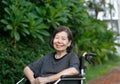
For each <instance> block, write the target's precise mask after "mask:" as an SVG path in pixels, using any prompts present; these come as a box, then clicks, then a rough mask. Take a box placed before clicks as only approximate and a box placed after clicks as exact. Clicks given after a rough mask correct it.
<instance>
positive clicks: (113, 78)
mask: <svg viewBox="0 0 120 84" xmlns="http://www.w3.org/2000/svg"><path fill="white" fill-rule="evenodd" d="M86 84H120V67H116V68H114V69H113V70H111V71H110V72H108V73H107V74H105V75H103V76H101V77H98V78H96V79H93V80H91V81H89V82H88V83H86Z"/></svg>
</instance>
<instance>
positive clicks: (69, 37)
mask: <svg viewBox="0 0 120 84" xmlns="http://www.w3.org/2000/svg"><path fill="white" fill-rule="evenodd" d="M62 31H64V32H66V33H67V35H68V40H69V41H71V45H70V46H69V47H67V52H68V53H69V52H71V50H72V48H73V35H72V32H71V30H70V29H69V28H68V27H66V26H60V27H58V28H57V29H56V30H55V31H54V32H53V34H52V36H51V39H50V46H51V47H52V48H54V47H53V40H54V37H55V35H56V34H57V33H59V32H62Z"/></svg>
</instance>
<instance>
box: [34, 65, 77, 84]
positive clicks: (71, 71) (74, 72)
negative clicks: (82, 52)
mask: <svg viewBox="0 0 120 84" xmlns="http://www.w3.org/2000/svg"><path fill="white" fill-rule="evenodd" d="M78 74H79V71H78V70H77V69H76V68H74V67H71V68H68V69H65V70H63V71H61V72H59V73H57V74H54V75H51V76H48V77H38V78H36V80H35V81H36V84H37V83H41V84H46V83H49V82H53V81H56V80H58V79H59V78H60V77H61V76H62V75H78Z"/></svg>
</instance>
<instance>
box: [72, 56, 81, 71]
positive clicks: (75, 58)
mask: <svg viewBox="0 0 120 84" xmlns="http://www.w3.org/2000/svg"><path fill="white" fill-rule="evenodd" d="M79 66H80V61H79V57H78V56H77V55H76V54H72V57H71V59H70V67H74V68H76V69H77V70H78V71H80V69H79Z"/></svg>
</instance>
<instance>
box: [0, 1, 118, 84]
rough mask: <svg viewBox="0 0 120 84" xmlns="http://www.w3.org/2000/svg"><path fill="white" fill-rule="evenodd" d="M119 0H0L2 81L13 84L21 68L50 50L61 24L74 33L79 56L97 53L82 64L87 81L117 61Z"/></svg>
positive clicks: (109, 68) (20, 74)
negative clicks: (52, 38)
mask: <svg viewBox="0 0 120 84" xmlns="http://www.w3.org/2000/svg"><path fill="white" fill-rule="evenodd" d="M119 8H120V2H119V0H0V84H15V83H16V82H17V81H19V80H20V79H21V78H22V76H23V68H24V67H25V66H26V65H28V64H29V63H31V62H33V61H35V60H37V59H38V58H40V57H42V56H44V55H45V54H47V53H49V52H53V51H54V50H53V49H52V48H51V47H50V46H49V40H50V36H51V33H52V32H53V30H54V29H56V28H57V27H58V26H60V25H65V26H68V27H69V28H70V29H71V30H72V32H73V35H74V42H75V44H74V49H73V52H75V53H76V54H77V55H78V56H79V57H80V56H81V55H82V54H83V52H84V51H87V52H93V53H96V54H97V56H96V57H95V58H91V59H92V60H93V61H94V63H95V64H94V65H90V64H88V63H87V62H86V63H85V64H86V67H87V69H86V78H87V79H86V82H87V81H89V80H92V79H94V78H95V77H99V76H101V75H103V74H105V73H106V72H108V71H109V70H111V69H112V68H114V67H116V66H119V65H118V64H119V60H120V52H119V51H120V9H119Z"/></svg>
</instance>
